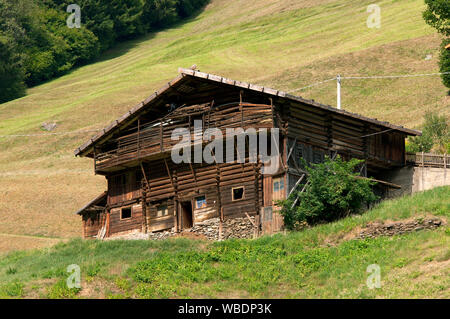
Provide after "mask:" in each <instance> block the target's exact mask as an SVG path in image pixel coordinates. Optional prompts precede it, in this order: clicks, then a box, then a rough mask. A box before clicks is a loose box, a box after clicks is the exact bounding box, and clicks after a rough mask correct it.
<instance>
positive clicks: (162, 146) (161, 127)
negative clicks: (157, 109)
mask: <svg viewBox="0 0 450 319" xmlns="http://www.w3.org/2000/svg"><path fill="white" fill-rule="evenodd" d="M159 135H160V137H161V142H160V146H161V152H162V151H163V149H164V145H163V143H164V142H163V123H162V121H161V125H160V128H159Z"/></svg>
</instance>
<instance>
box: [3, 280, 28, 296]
mask: <svg viewBox="0 0 450 319" xmlns="http://www.w3.org/2000/svg"><path fill="white" fill-rule="evenodd" d="M23 287H24V285H23V284H22V283H21V282H18V281H13V282H10V283H8V284H5V285H3V286H1V287H0V296H6V297H22V295H23Z"/></svg>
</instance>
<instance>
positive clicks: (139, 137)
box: [94, 102, 273, 174]
mask: <svg viewBox="0 0 450 319" xmlns="http://www.w3.org/2000/svg"><path fill="white" fill-rule="evenodd" d="M194 120H197V121H201V123H202V133H203V132H204V131H205V130H206V129H208V128H218V129H220V130H221V132H222V135H223V137H226V129H227V128H243V129H244V130H246V129H248V128H255V129H260V128H267V129H270V128H272V127H273V115H272V107H271V105H265V104H248V103H239V102H237V103H229V104H226V105H222V106H217V107H214V106H213V105H212V104H204V105H193V106H187V107H180V108H178V109H176V110H175V111H173V112H172V113H169V114H168V115H167V116H165V117H163V118H161V119H158V120H157V121H154V122H150V123H140V122H139V121H138V123H137V126H134V127H131V128H129V129H127V134H124V135H122V136H120V137H118V138H116V139H115V140H114V141H113V145H114V147H113V148H112V149H109V150H107V151H100V152H98V153H97V152H95V154H94V159H95V171H96V173H99V174H102V173H106V172H111V171H117V170H121V169H125V168H127V167H133V166H136V165H138V164H139V162H140V161H142V160H144V159H145V160H150V159H157V158H161V157H164V156H167V154H168V153H170V152H171V150H172V148H173V147H174V146H175V145H177V144H178V143H179V142H180V140H172V139H171V137H172V132H173V131H174V130H175V129H177V128H186V129H187V130H188V131H189V132H190V136H191V141H194V140H195V139H194V138H195V136H194V134H195V133H196V132H194ZM207 143H209V141H208V142H207V141H204V142H203V144H207Z"/></svg>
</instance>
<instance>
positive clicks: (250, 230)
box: [186, 217, 255, 240]
mask: <svg viewBox="0 0 450 319" xmlns="http://www.w3.org/2000/svg"><path fill="white" fill-rule="evenodd" d="M250 220H251V221H250ZM254 223H255V218H254V217H250V219H249V218H247V217H240V218H231V219H226V220H225V221H224V222H223V224H222V239H223V240H224V239H230V238H253V237H254V233H255V226H254V225H253V224H254ZM219 228H220V219H219V218H211V219H208V220H205V221H204V222H201V223H197V224H196V225H195V226H194V227H192V228H191V229H188V230H186V232H192V233H196V234H199V235H203V236H204V237H206V238H207V239H209V240H219Z"/></svg>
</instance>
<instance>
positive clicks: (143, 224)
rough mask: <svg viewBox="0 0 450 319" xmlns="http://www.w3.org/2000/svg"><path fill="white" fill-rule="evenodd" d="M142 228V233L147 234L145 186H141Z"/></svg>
mask: <svg viewBox="0 0 450 319" xmlns="http://www.w3.org/2000/svg"><path fill="white" fill-rule="evenodd" d="M142 219H143V220H142V228H143V233H144V234H147V232H148V225H147V192H146V189H145V188H142Z"/></svg>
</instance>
